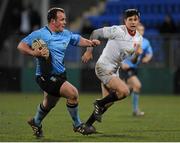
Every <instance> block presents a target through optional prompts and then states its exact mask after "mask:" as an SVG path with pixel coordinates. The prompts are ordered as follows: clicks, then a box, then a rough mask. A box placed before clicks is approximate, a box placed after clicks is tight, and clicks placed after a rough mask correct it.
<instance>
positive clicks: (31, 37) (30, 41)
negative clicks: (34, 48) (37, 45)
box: [21, 31, 39, 46]
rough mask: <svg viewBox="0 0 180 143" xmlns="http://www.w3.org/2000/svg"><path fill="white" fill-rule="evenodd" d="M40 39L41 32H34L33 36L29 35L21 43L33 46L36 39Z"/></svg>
mask: <svg viewBox="0 0 180 143" xmlns="http://www.w3.org/2000/svg"><path fill="white" fill-rule="evenodd" d="M38 37H39V32H37V31H34V32H32V33H31V34H29V35H28V36H26V37H25V38H23V39H22V41H21V42H24V43H26V44H28V45H29V46H31V45H32V42H33V41H34V39H37V38H38Z"/></svg>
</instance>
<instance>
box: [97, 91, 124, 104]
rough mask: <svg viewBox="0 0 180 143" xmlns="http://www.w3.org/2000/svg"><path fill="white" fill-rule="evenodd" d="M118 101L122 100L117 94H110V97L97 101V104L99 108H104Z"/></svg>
mask: <svg viewBox="0 0 180 143" xmlns="http://www.w3.org/2000/svg"><path fill="white" fill-rule="evenodd" d="M117 100H121V99H119V98H118V96H117V95H116V93H115V92H112V93H110V94H109V95H107V96H106V97H104V98H102V99H100V100H97V103H98V105H99V106H101V107H104V106H105V105H106V104H108V103H110V102H115V101H117Z"/></svg>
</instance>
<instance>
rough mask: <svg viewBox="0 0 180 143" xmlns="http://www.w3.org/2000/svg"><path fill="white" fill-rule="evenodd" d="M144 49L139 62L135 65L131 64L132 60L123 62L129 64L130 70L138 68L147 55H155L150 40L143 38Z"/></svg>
mask: <svg viewBox="0 0 180 143" xmlns="http://www.w3.org/2000/svg"><path fill="white" fill-rule="evenodd" d="M142 49H143V53H142V54H141V55H140V56H139V57H138V61H137V62H136V63H135V64H133V63H132V62H131V58H128V59H125V60H124V61H123V63H125V64H128V65H129V67H130V68H137V67H138V65H139V64H140V62H141V59H142V58H143V57H144V56H145V55H146V54H150V55H153V51H152V47H151V45H150V42H149V40H148V39H146V38H144V37H143V41H142Z"/></svg>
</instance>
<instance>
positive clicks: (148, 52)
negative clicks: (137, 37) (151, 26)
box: [145, 40, 153, 55]
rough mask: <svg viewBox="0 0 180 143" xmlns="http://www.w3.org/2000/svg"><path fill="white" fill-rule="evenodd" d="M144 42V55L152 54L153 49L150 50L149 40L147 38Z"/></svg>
mask: <svg viewBox="0 0 180 143" xmlns="http://www.w3.org/2000/svg"><path fill="white" fill-rule="evenodd" d="M146 44H147V46H146V47H147V48H146V50H145V52H146V53H145V54H146V55H153V50H152V47H151V44H150V42H149V40H146Z"/></svg>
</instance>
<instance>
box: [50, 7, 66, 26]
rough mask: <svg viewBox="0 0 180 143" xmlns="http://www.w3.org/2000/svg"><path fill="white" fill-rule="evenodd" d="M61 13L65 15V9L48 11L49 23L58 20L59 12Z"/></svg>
mask: <svg viewBox="0 0 180 143" xmlns="http://www.w3.org/2000/svg"><path fill="white" fill-rule="evenodd" d="M58 11H60V12H62V13H64V9H62V8H58V7H53V8H50V9H49V10H48V14H47V21H48V23H49V22H50V21H51V19H56V18H57V12H58Z"/></svg>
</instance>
